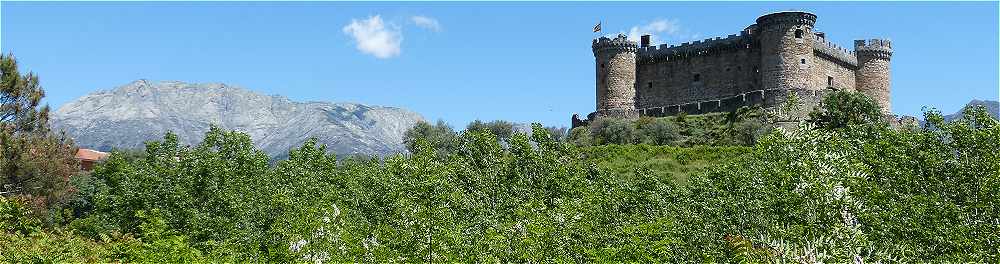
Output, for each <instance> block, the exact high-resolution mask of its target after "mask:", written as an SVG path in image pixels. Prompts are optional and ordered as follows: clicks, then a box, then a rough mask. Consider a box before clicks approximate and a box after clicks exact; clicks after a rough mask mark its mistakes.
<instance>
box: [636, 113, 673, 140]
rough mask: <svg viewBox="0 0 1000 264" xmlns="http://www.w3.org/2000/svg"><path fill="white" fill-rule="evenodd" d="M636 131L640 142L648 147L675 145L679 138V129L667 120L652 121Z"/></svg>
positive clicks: (641, 125) (657, 119)
mask: <svg viewBox="0 0 1000 264" xmlns="http://www.w3.org/2000/svg"><path fill="white" fill-rule="evenodd" d="M638 129H639V137H640V141H641V142H642V143H646V144H650V145H660V146H666V145H675V144H676V143H677V140H679V139H680V137H681V136H680V128H679V127H678V126H677V124H675V123H674V122H672V121H670V120H669V119H667V118H656V119H652V120H651V121H649V122H647V123H646V124H640V126H639V128H638Z"/></svg>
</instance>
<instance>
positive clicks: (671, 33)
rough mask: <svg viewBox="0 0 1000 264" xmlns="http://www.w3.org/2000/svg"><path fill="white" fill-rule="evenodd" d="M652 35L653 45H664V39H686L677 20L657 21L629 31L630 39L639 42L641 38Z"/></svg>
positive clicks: (634, 27)
mask: <svg viewBox="0 0 1000 264" xmlns="http://www.w3.org/2000/svg"><path fill="white" fill-rule="evenodd" d="M641 35H650V36H649V38H650V40H649V41H650V42H651V44H653V45H656V43H662V40H663V39H665V38H664V37H671V38H684V36H681V35H682V33H681V26H680V24H679V23H677V20H676V19H673V20H671V19H662V18H661V19H657V20H654V21H653V22H651V23H649V24H645V25H639V26H633V27H632V28H631V29H629V31H628V38H629V39H631V40H635V41H637V42H638V41H639V36H641Z"/></svg>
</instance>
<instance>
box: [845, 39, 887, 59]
mask: <svg viewBox="0 0 1000 264" xmlns="http://www.w3.org/2000/svg"><path fill="white" fill-rule="evenodd" d="M854 51H855V52H856V53H857V54H859V55H867V56H872V57H875V58H879V59H886V60H888V59H889V58H891V57H892V41H891V40H888V39H870V40H863V39H859V40H855V41H854Z"/></svg>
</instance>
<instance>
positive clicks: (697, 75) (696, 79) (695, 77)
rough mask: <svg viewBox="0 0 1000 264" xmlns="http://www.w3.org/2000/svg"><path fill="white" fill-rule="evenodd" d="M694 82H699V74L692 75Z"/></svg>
mask: <svg viewBox="0 0 1000 264" xmlns="http://www.w3.org/2000/svg"><path fill="white" fill-rule="evenodd" d="M694 81H696V82H697V81H701V74H697V73H696V74H695V75H694Z"/></svg>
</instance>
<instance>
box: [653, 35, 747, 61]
mask: <svg viewBox="0 0 1000 264" xmlns="http://www.w3.org/2000/svg"><path fill="white" fill-rule="evenodd" d="M752 41H753V40H752V39H751V37H750V35H748V34H746V33H745V32H744V33H743V34H740V35H736V34H731V35H729V36H727V37H726V38H722V37H716V38H710V39H705V40H696V41H692V42H684V43H681V44H680V45H669V46H668V45H667V44H661V45H660V46H659V47H657V46H649V47H642V48H639V50H638V53H637V58H639V63H640V64H645V63H655V62H660V61H664V60H669V59H671V58H678V57H690V56H699V55H709V54H715V53H718V52H722V51H732V50H739V49H749V48H752V46H751V45H750V44H751V42H752Z"/></svg>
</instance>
